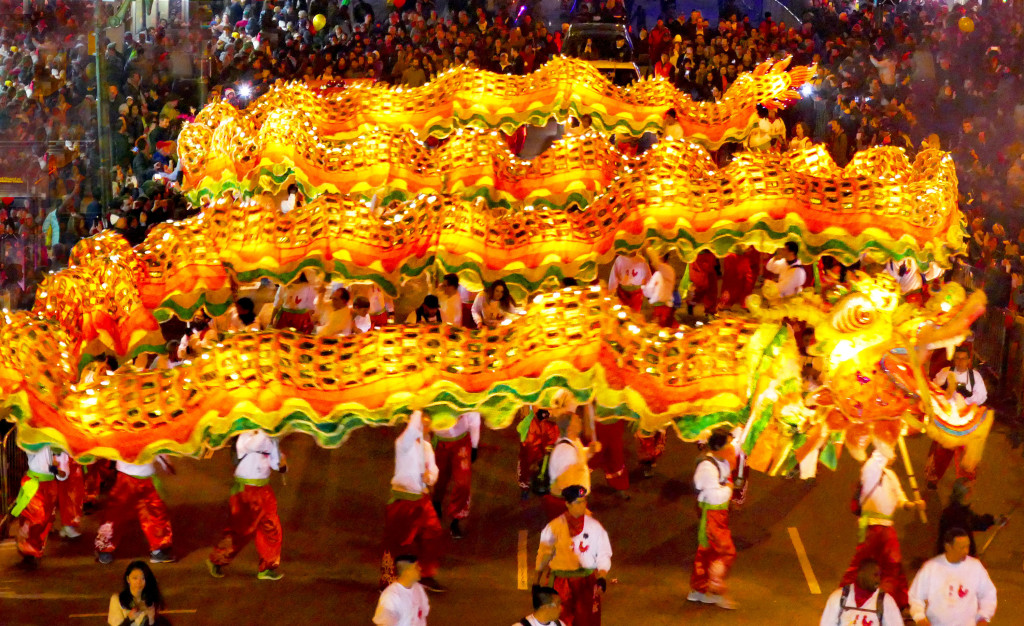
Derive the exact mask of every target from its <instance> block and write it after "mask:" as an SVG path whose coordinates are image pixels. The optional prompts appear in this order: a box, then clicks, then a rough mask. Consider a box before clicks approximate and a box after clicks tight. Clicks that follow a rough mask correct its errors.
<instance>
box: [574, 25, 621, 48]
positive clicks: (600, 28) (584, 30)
mask: <svg viewBox="0 0 1024 626" xmlns="http://www.w3.org/2000/svg"><path fill="white" fill-rule="evenodd" d="M573 35H576V36H577V37H585V36H590V35H608V36H614V37H619V36H621V37H624V38H625V39H626V41H629V42H630V44H632V41H631V40H630V38H629V31H628V30H626V25H625V24H609V23H607V22H604V23H602V22H593V23H591V22H579V23H576V24H570V25H569V32H568V33H567V34H566V38H567V39H568V38H569V37H572V36H573Z"/></svg>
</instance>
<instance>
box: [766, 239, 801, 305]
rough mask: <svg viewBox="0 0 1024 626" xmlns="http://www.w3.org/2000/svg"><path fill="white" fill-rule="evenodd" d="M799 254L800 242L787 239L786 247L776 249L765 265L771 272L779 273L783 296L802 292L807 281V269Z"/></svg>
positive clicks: (780, 291)
mask: <svg viewBox="0 0 1024 626" xmlns="http://www.w3.org/2000/svg"><path fill="white" fill-rule="evenodd" d="M799 255H800V244H798V243H796V242H795V241H787V242H786V245H785V246H784V247H782V248H779V249H778V250H776V251H775V254H774V255H772V258H770V259H768V264H767V265H766V266H765V268H766V269H767V270H768V271H769V272H771V273H772V274H776V275H778V277H779V279H778V285H779V295H780V296H782V297H783V298H788V297H790V296H795V295H796V294H798V293H800V292H801V291H802V290H803V288H804V283H805V282H806V281H807V271H806V270H805V269H804V266H803V265H802V264H801V263H800V259H799V258H798V257H799Z"/></svg>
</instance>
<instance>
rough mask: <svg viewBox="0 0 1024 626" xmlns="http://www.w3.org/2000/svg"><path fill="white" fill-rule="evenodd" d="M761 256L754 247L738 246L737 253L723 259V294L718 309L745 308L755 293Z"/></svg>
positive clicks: (719, 299)
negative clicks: (745, 304) (750, 296)
mask: <svg viewBox="0 0 1024 626" xmlns="http://www.w3.org/2000/svg"><path fill="white" fill-rule="evenodd" d="M760 267H761V254H760V253H759V252H758V251H757V249H756V248H754V247H753V246H751V247H749V248H746V247H744V246H737V248H736V251H735V252H733V253H732V254H729V255H726V257H725V258H724V259H722V293H721V294H720V295H719V298H718V308H719V309H728V308H730V307H734V306H739V307H742V306H744V303H745V302H746V299H747V296H749V295H750V294H752V293H754V285H755V284H757V276H758V270H759V269H760Z"/></svg>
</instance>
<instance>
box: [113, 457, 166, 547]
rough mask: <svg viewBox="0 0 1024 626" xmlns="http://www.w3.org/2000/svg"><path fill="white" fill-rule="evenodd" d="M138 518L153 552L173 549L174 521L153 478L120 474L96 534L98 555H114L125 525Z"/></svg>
mask: <svg viewBox="0 0 1024 626" xmlns="http://www.w3.org/2000/svg"><path fill="white" fill-rule="evenodd" d="M131 518H138V520H139V524H140V525H141V526H142V532H143V534H145V535H146V541H147V542H149V549H150V551H151V552H155V551H157V550H162V549H164V548H169V547H171V520H170V518H169V517H168V515H167V505H166V504H164V501H163V499H162V498H161V497H160V494H158V493H157V492H156V487H154V486H153V480H152V479H150V478H136V477H134V476H129V475H128V474H123V473H121V472H118V473H117V481H116V482H115V483H114V488H113V489H111V490H110V499H109V500H108V501H107V507H106V521H104V522H103V524H101V525H100V528H99V530H98V531H97V532H96V551H97V552H113V551H114V550H116V549H117V542H118V541H119V540H120V539H121V537H122V536H123V535H124V527H125V524H127V523H128V520H129V519H131Z"/></svg>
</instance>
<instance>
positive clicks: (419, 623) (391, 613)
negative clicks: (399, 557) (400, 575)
mask: <svg viewBox="0 0 1024 626" xmlns="http://www.w3.org/2000/svg"><path fill="white" fill-rule="evenodd" d="M429 613H430V602H429V601H428V600H427V592H426V590H425V589H423V585H421V584H419V583H413V585H412V587H406V586H405V585H403V584H402V583H400V582H398V581H395V582H393V583H391V584H390V585H388V587H387V589H385V590H384V591H383V592H382V593H381V594H380V600H379V601H378V602H377V610H376V611H375V612H374V614H373V623H374V624H377V625H378V626H427V615H428V614H429Z"/></svg>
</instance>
